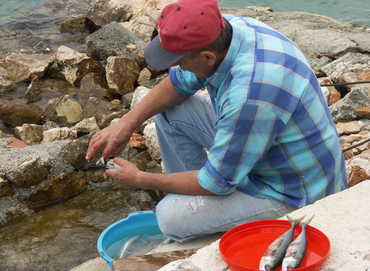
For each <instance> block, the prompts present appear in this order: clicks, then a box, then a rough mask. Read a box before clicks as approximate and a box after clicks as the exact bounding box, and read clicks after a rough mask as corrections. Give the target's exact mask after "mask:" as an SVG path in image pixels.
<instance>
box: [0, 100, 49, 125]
mask: <svg viewBox="0 0 370 271" xmlns="http://www.w3.org/2000/svg"><path fill="white" fill-rule="evenodd" d="M42 114H43V110H42V109H41V108H40V107H38V106H37V105H31V104H12V103H8V102H6V101H0V120H1V121H3V122H4V123H6V124H8V125H10V126H13V127H15V126H21V125H22V124H24V123H31V124H38V123H40V122H41V120H42Z"/></svg>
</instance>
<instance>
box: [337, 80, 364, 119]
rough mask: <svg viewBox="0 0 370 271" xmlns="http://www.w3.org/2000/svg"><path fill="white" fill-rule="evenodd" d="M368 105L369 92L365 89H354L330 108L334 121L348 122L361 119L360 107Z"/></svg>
mask: <svg viewBox="0 0 370 271" xmlns="http://www.w3.org/2000/svg"><path fill="white" fill-rule="evenodd" d="M369 104H370V90H369V88H367V87H361V86H360V87H354V88H352V90H351V92H350V93H348V94H347V95H346V96H345V97H344V98H342V99H341V100H339V101H338V102H336V103H335V104H333V105H332V106H330V111H331V112H332V115H333V118H334V120H335V121H349V120H355V119H357V118H361V117H362V115H361V111H360V110H359V109H361V107H364V108H367V107H368V106H369Z"/></svg>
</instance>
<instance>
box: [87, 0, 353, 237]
mask: <svg viewBox="0 0 370 271" xmlns="http://www.w3.org/2000/svg"><path fill="white" fill-rule="evenodd" d="M158 27H159V35H158V36H157V37H156V38H155V39H154V40H153V41H151V43H150V44H149V45H148V47H147V48H146V49H145V58H146V60H147V62H148V64H149V65H150V66H152V67H153V68H155V69H157V70H163V69H167V68H169V67H171V66H175V67H172V68H171V69H170V72H169V77H168V78H166V79H164V80H163V81H162V82H160V83H159V84H158V85H157V86H156V87H154V88H153V90H152V91H151V92H150V93H149V94H148V95H147V96H146V97H145V98H143V100H142V101H141V102H140V103H139V104H138V105H137V106H136V107H135V108H133V109H132V110H131V111H130V112H129V113H127V114H126V115H124V116H123V117H122V119H121V120H120V122H118V123H116V124H113V125H111V126H109V127H107V128H105V129H104V130H102V131H100V132H98V133H97V134H96V135H94V136H93V138H92V140H91V142H90V145H89V149H88V152H87V159H91V158H92V157H93V156H94V155H95V153H96V151H97V150H98V149H100V148H102V149H103V150H104V151H103V157H104V158H108V157H109V156H110V155H112V154H117V153H119V152H120V151H121V150H122V148H123V147H124V145H125V144H126V143H127V141H128V140H129V138H130V135H131V134H132V133H133V131H135V129H137V127H139V126H140V124H142V123H143V122H144V121H145V120H146V119H148V118H150V117H151V116H153V115H157V116H156V125H157V134H158V139H159V143H160V148H161V155H162V159H163V161H164V166H165V171H166V173H165V174H154V173H147V172H142V171H140V170H138V169H137V167H136V166H135V165H133V164H132V163H130V162H128V161H125V160H123V159H118V158H116V159H115V160H114V161H115V162H116V163H117V164H119V165H120V166H121V168H120V169H112V170H107V174H108V175H110V176H111V177H113V178H114V179H116V180H118V181H119V182H121V183H123V184H125V185H128V186H132V187H139V188H144V189H158V190H162V191H165V192H168V193H170V194H169V195H167V196H166V197H165V198H164V199H163V200H162V201H161V202H160V203H159V204H158V206H157V207H156V214H157V218H158V223H159V226H160V228H161V230H162V231H163V232H164V233H165V234H167V235H168V236H170V237H172V238H174V239H176V240H180V241H184V240H188V239H192V238H195V237H197V236H200V235H203V234H210V233H215V232H221V231H226V230H228V229H230V228H231V227H234V226H237V225H239V224H242V223H245V222H248V221H252V220H257V219H268V218H276V217H280V216H282V215H284V214H286V213H288V212H290V211H292V210H294V209H296V208H299V207H302V206H304V205H307V204H310V203H312V202H314V201H316V200H318V199H321V198H323V197H325V196H326V195H329V194H332V193H335V192H337V191H341V190H343V189H344V188H345V187H346V176H345V172H344V160H343V156H342V153H341V150H340V145H339V140H338V136H337V134H336V130H335V125H334V123H333V121H332V118H331V115H330V112H329V110H328V107H327V105H326V102H325V100H324V98H323V95H322V93H321V90H320V86H319V84H318V82H317V79H316V77H315V75H314V73H313V72H312V70H311V68H310V66H309V64H308V63H307V61H306V60H305V58H304V56H303V54H302V53H301V52H300V50H299V49H298V48H297V46H296V45H295V44H294V43H293V42H291V41H290V40H288V39H287V38H286V37H284V36H283V35H282V34H280V33H279V32H277V31H275V30H273V29H271V28H270V27H268V26H266V25H265V24H263V23H261V22H259V21H256V20H254V19H251V18H245V17H236V16H226V17H225V18H223V17H222V16H221V14H220V11H219V8H218V5H217V1H216V0H202V1H197V0H179V1H178V2H176V3H173V4H170V5H168V6H166V7H165V8H164V9H163V11H162V13H161V16H160V18H159V20H158ZM176 65H177V66H176ZM202 88H206V89H207V90H208V92H209V96H210V100H211V101H210V100H209V99H207V98H206V97H204V96H199V95H194V96H193V94H194V93H195V92H196V91H197V90H198V89H202Z"/></svg>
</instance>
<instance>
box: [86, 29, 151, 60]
mask: <svg viewBox="0 0 370 271" xmlns="http://www.w3.org/2000/svg"><path fill="white" fill-rule="evenodd" d="M86 44H87V50H88V54H89V55H90V56H92V57H94V58H97V59H99V60H102V61H106V60H107V58H108V57H110V56H127V57H134V59H135V61H136V62H137V63H138V64H139V65H140V66H141V67H143V66H144V65H145V64H144V51H143V48H144V46H145V44H144V42H143V41H142V40H141V39H139V38H138V37H136V36H135V35H134V34H133V33H131V32H130V31H128V30H127V29H126V28H125V27H124V26H123V25H122V24H121V23H117V22H113V23H110V24H108V25H106V26H104V27H102V28H101V29H99V30H98V31H96V32H94V33H93V34H91V35H89V36H88V37H87V39H86Z"/></svg>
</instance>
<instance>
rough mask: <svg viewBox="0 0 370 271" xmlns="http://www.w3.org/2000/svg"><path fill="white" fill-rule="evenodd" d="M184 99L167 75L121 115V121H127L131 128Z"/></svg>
mask: <svg viewBox="0 0 370 271" xmlns="http://www.w3.org/2000/svg"><path fill="white" fill-rule="evenodd" d="M185 99H186V97H185V96H183V95H181V94H180V93H179V92H178V91H177V90H176V89H175V87H174V86H173V84H172V82H171V80H170V79H169V77H166V78H165V79H163V80H162V81H161V82H160V83H159V84H158V85H156V86H155V87H154V88H153V89H152V90H151V91H150V92H149V93H148V94H147V95H146V96H145V97H144V98H143V99H142V100H141V101H140V102H139V103H138V104H137V105H136V106H134V108H132V109H131V110H130V112H128V113H127V114H125V115H124V116H123V117H122V119H121V120H122V121H125V122H129V123H130V125H131V126H132V127H133V130H134V129H136V128H137V127H138V126H140V125H141V124H142V123H143V122H144V121H145V120H147V119H149V118H151V117H152V116H154V115H155V114H158V113H160V112H163V111H164V110H166V109H167V108H169V107H171V106H174V105H176V104H180V103H182V102H183V101H184V100H185Z"/></svg>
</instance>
